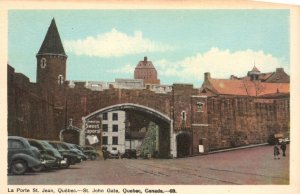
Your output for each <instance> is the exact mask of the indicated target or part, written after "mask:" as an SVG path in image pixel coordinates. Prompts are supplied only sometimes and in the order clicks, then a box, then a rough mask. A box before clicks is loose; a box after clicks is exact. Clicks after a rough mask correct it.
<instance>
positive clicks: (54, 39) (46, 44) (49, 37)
mask: <svg viewBox="0 0 300 194" xmlns="http://www.w3.org/2000/svg"><path fill="white" fill-rule="evenodd" d="M49 53H50V54H60V55H66V53H65V50H64V47H63V45H62V42H61V39H60V36H59V33H58V30H57V27H56V23H55V20H54V18H53V19H52V21H51V24H50V26H49V28H48V31H47V34H46V36H45V39H44V41H43V44H42V46H41V48H40V50H39V52H38V55H39V54H49Z"/></svg>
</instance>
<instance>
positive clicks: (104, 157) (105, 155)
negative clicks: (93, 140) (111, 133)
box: [102, 147, 108, 160]
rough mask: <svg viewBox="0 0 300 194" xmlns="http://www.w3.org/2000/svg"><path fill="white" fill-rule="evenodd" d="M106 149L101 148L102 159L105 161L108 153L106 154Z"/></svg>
mask: <svg viewBox="0 0 300 194" xmlns="http://www.w3.org/2000/svg"><path fill="white" fill-rule="evenodd" d="M107 152H108V151H107V147H102V155H103V159H104V160H106V159H107V157H108V153H107Z"/></svg>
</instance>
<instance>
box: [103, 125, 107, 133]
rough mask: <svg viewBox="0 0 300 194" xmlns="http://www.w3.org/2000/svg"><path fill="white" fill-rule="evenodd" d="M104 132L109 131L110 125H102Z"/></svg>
mask: <svg viewBox="0 0 300 194" xmlns="http://www.w3.org/2000/svg"><path fill="white" fill-rule="evenodd" d="M102 131H105V132H107V131H108V125H107V124H103V125H102Z"/></svg>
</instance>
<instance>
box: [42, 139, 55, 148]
mask: <svg viewBox="0 0 300 194" xmlns="http://www.w3.org/2000/svg"><path fill="white" fill-rule="evenodd" d="M40 143H41V144H42V145H43V146H45V147H46V148H50V149H53V148H54V147H53V146H52V145H51V144H49V143H48V142H46V141H40Z"/></svg>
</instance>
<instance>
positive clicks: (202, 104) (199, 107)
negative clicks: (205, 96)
mask: <svg viewBox="0 0 300 194" xmlns="http://www.w3.org/2000/svg"><path fill="white" fill-rule="evenodd" d="M203 107H204V103H202V102H197V112H203V110H204V109H203Z"/></svg>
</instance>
